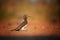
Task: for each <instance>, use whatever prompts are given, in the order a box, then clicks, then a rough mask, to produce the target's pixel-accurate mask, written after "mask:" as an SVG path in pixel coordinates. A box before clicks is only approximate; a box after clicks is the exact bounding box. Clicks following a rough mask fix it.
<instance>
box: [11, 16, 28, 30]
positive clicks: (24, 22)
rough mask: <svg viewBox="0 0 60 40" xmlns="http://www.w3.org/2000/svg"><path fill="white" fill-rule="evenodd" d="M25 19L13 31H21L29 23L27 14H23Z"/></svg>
mask: <svg viewBox="0 0 60 40" xmlns="http://www.w3.org/2000/svg"><path fill="white" fill-rule="evenodd" d="M23 19H24V21H23V22H22V23H21V24H20V25H18V27H17V28H16V29H14V30H12V31H19V30H21V29H22V28H23V27H24V26H25V25H26V24H27V23H28V22H27V16H26V15H24V16H23Z"/></svg>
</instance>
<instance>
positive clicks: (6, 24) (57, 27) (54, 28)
mask: <svg viewBox="0 0 60 40" xmlns="http://www.w3.org/2000/svg"><path fill="white" fill-rule="evenodd" d="M56 6H57V5H54V4H27V3H25V4H23V5H21V4H18V5H16V6H15V7H12V8H14V9H15V10H14V12H15V14H17V16H21V15H24V14H26V15H28V19H27V21H28V24H27V25H26V28H25V29H26V30H24V31H11V30H12V29H15V28H16V27H17V26H18V25H20V24H21V23H22V22H23V18H21V19H19V18H11V19H9V20H7V19H4V20H2V21H1V22H0V36H39V35H43V36H47V35H60V23H59V22H56V23H52V22H50V21H49V20H50V19H49V20H48V18H50V17H51V15H50V17H49V16H47V15H48V14H49V12H48V10H52V11H53V10H56V9H55V7H56ZM6 8H7V10H8V12H9V11H11V10H12V9H11V6H10V5H8V4H7V7H6ZM46 18H47V19H46ZM56 20H57V19H56ZM57 21H58V20H57Z"/></svg>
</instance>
